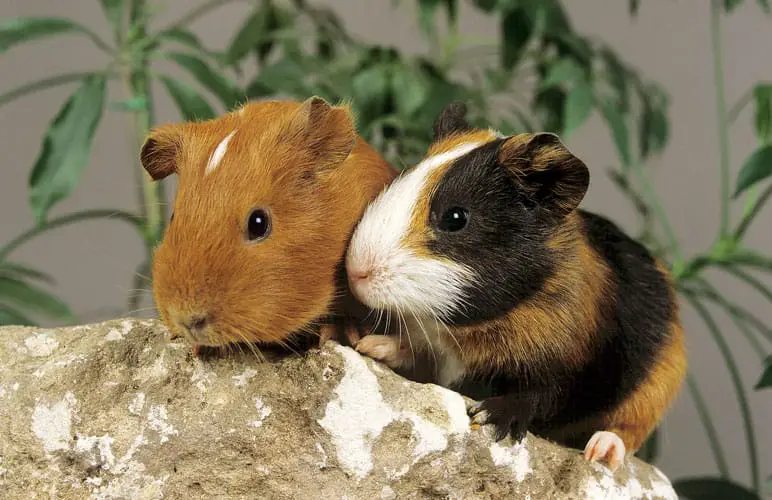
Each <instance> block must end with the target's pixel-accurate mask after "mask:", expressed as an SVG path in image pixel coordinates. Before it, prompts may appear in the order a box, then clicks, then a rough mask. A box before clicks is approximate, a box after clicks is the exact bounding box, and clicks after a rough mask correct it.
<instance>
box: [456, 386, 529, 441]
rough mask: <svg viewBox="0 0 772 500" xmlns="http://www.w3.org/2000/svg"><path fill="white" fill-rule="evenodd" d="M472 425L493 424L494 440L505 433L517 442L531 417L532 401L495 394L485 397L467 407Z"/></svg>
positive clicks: (524, 431) (497, 439)
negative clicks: (494, 430)
mask: <svg viewBox="0 0 772 500" xmlns="http://www.w3.org/2000/svg"><path fill="white" fill-rule="evenodd" d="M467 413H468V415H469V417H470V418H471V419H472V424H473V425H486V424H490V425H493V426H494V428H495V429H496V441H501V440H502V439H504V438H505V437H507V435H510V436H511V437H512V441H513V442H515V443H519V442H520V441H522V440H523V438H525V434H526V432H527V431H528V428H529V427H530V425H531V420H532V419H533V401H532V400H531V399H530V398H524V397H518V396H509V395H507V396H496V397H492V398H487V399H484V400H482V401H480V402H479V403H476V404H474V405H472V406H470V407H469V408H468V409H467Z"/></svg>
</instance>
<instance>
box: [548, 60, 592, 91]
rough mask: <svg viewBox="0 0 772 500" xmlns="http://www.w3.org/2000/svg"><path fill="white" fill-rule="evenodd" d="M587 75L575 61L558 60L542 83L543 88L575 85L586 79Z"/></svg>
mask: <svg viewBox="0 0 772 500" xmlns="http://www.w3.org/2000/svg"><path fill="white" fill-rule="evenodd" d="M586 77H587V75H586V73H585V71H584V68H582V67H581V66H579V65H578V64H577V63H576V61H574V60H573V59H568V58H566V59H558V61H557V62H556V63H555V64H553V65H552V66H551V67H550V69H549V71H548V72H547V76H545V77H544V80H543V81H542V82H541V87H542V88H547V87H552V86H553V85H560V84H563V83H569V84H572V85H573V84H575V83H576V82H578V81H580V80H584V79H586Z"/></svg>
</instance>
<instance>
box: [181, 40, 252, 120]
mask: <svg viewBox="0 0 772 500" xmlns="http://www.w3.org/2000/svg"><path fill="white" fill-rule="evenodd" d="M167 57H168V58H169V59H171V60H172V61H174V62H176V63H177V64H179V65H180V66H182V67H183V68H185V69H186V70H187V71H188V72H189V73H190V74H191V75H193V76H194V77H195V78H196V80H198V82H199V83H200V84H201V85H203V86H204V87H205V88H206V89H207V90H209V91H211V92H212V93H213V94H214V95H216V96H217V98H218V99H220V102H222V105H223V106H224V107H225V109H226V110H228V111H230V110H231V109H233V108H235V107H236V106H238V104H239V103H241V102H243V101H244V100H245V99H244V98H243V97H242V93H241V91H239V89H238V87H237V86H236V84H235V83H234V82H232V81H231V80H229V79H228V78H226V77H224V76H223V75H222V73H221V72H219V71H215V70H214V69H212V68H211V66H209V65H208V64H207V63H206V62H204V60H203V59H200V58H198V57H196V56H193V55H190V54H183V53H180V52H172V53H169V54H167Z"/></svg>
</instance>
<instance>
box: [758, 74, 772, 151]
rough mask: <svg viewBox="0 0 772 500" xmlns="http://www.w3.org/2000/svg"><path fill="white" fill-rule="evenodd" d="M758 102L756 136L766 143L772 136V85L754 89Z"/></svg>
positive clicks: (762, 85)
mask: <svg viewBox="0 0 772 500" xmlns="http://www.w3.org/2000/svg"><path fill="white" fill-rule="evenodd" d="M753 97H754V100H755V101H756V113H755V123H756V136H758V137H759V139H761V140H762V141H764V142H766V141H767V140H768V139H770V136H772V84H769V83H765V84H758V85H756V87H754V89H753Z"/></svg>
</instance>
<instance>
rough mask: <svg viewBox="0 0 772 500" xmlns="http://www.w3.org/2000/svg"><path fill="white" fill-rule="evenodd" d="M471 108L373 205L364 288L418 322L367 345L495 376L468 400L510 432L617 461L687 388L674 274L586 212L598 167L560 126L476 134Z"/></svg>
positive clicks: (365, 237)
mask: <svg viewBox="0 0 772 500" xmlns="http://www.w3.org/2000/svg"><path fill="white" fill-rule="evenodd" d="M465 113H466V107H465V105H464V104H463V103H458V102H457V103H452V104H451V105H449V106H448V107H447V108H446V109H445V110H444V111H443V112H442V114H441V115H440V116H439V117H438V118H437V120H436V121H435V124H434V142H433V144H432V145H431V147H430V149H429V151H428V154H427V156H426V157H425V158H424V159H423V160H422V161H421V162H420V163H419V164H418V165H416V166H415V167H413V168H411V169H410V170H408V171H406V173H405V174H403V175H401V176H400V177H398V178H397V179H396V180H395V181H394V182H393V183H392V184H391V185H390V186H389V187H388V188H387V189H386V190H385V191H384V192H383V193H382V194H381V195H380V196H378V197H377V198H376V199H375V201H373V202H372V204H370V206H369V207H368V208H367V210H366V211H365V214H364V216H363V218H362V220H361V221H360V222H359V224H358V225H357V228H356V230H355V232H354V235H353V237H352V240H351V244H350V247H349V250H348V252H347V257H346V266H347V270H348V278H349V280H350V284H351V289H352V291H353V293H354V295H355V296H356V297H357V298H358V299H359V300H360V301H362V302H363V303H364V304H366V305H368V306H369V307H372V308H375V309H380V310H384V311H388V312H390V313H391V315H392V316H396V317H398V318H400V319H401V321H402V322H403V324H402V325H401V326H402V328H401V329H402V330H403V331H405V332H407V335H403V336H402V337H403V338H402V341H401V342H400V339H399V338H397V337H396V336H392V335H368V336H365V337H363V338H362V339H361V340H360V341H359V343H358V344H357V346H356V348H357V350H358V351H359V352H360V353H363V354H365V355H368V356H371V357H373V358H375V359H378V360H381V361H383V362H385V363H386V364H387V365H389V366H391V367H392V368H395V369H398V368H402V369H404V368H406V367H407V366H408V365H410V364H411V363H413V362H414V357H413V353H421V352H423V353H424V354H425V353H427V352H428V353H429V355H428V358H429V359H432V358H434V359H436V361H437V364H438V366H437V379H436V380H437V382H438V383H440V384H442V385H445V386H448V387H451V388H457V387H460V386H461V385H462V383H463V382H464V381H468V380H481V381H483V382H485V383H489V384H490V387H492V389H493V395H492V396H491V397H488V398H484V399H482V401H481V402H479V403H478V404H476V405H475V406H473V407H471V408H470V409H469V412H470V416H472V417H473V418H472V421H473V423H478V424H492V425H493V426H495V429H496V439H497V440H500V439H503V438H504V437H506V436H507V435H511V437H512V439H513V440H515V441H520V440H521V439H522V438H524V437H525V434H526V431H527V430H530V431H531V432H533V433H535V434H537V435H541V436H543V437H546V438H548V439H552V440H555V441H557V442H560V443H562V444H564V445H567V446H572V447H577V448H582V447H583V448H584V450H585V458H587V459H588V460H593V461H594V460H599V459H603V460H605V461H606V462H607V463H608V464H609V465H610V467H611V468H612V469H616V468H617V467H618V466H619V464H620V463H621V462H622V461H623V460H624V458H625V455H626V452H634V451H636V450H637V449H638V448H639V447H640V446H641V445H642V443H643V442H644V441H645V439H646V438H647V436H649V434H650V433H651V432H652V430H653V429H654V428H655V426H656V425H657V424H658V422H659V421H660V419H661V418H662V417H663V415H664V413H665V412H666V411H667V410H668V408H669V406H670V405H671V404H672V402H673V400H674V398H675V397H676V395H677V394H678V392H679V391H680V388H681V385H682V381H683V378H684V376H685V370H686V357H685V347H684V339H683V333H682V328H681V324H680V319H679V307H678V303H677V301H676V295H675V293H674V289H673V287H672V285H671V282H670V277H669V275H668V272H667V271H666V269H665V268H664V267H663V266H662V265H661V263H659V262H658V261H657V260H656V259H654V258H653V257H652V256H651V255H650V254H649V252H648V251H647V250H646V249H645V248H644V247H643V246H641V245H640V244H638V243H637V242H635V241H634V240H632V239H631V238H629V237H628V236H626V235H625V234H624V233H623V232H622V231H621V230H620V229H619V228H618V227H617V226H616V225H615V224H613V223H612V222H610V221H609V220H607V219H605V218H603V217H600V216H598V215H595V214H592V213H588V212H586V211H584V210H581V209H578V208H577V207H578V205H579V203H580V202H581V200H582V199H583V197H584V195H585V192H586V191H587V189H588V185H589V171H588V169H587V167H586V166H585V164H584V163H583V162H582V161H581V160H579V159H578V158H577V157H576V156H574V155H573V154H572V153H571V152H569V150H568V149H567V148H566V146H565V145H563V144H562V143H561V141H560V140H559V139H558V137H557V136H555V135H554V134H549V133H536V134H518V135H513V136H508V137H505V136H502V135H501V134H499V133H497V132H496V131H493V130H485V129H474V128H471V127H470V126H469V124H468V123H467V121H466V119H465Z"/></svg>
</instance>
